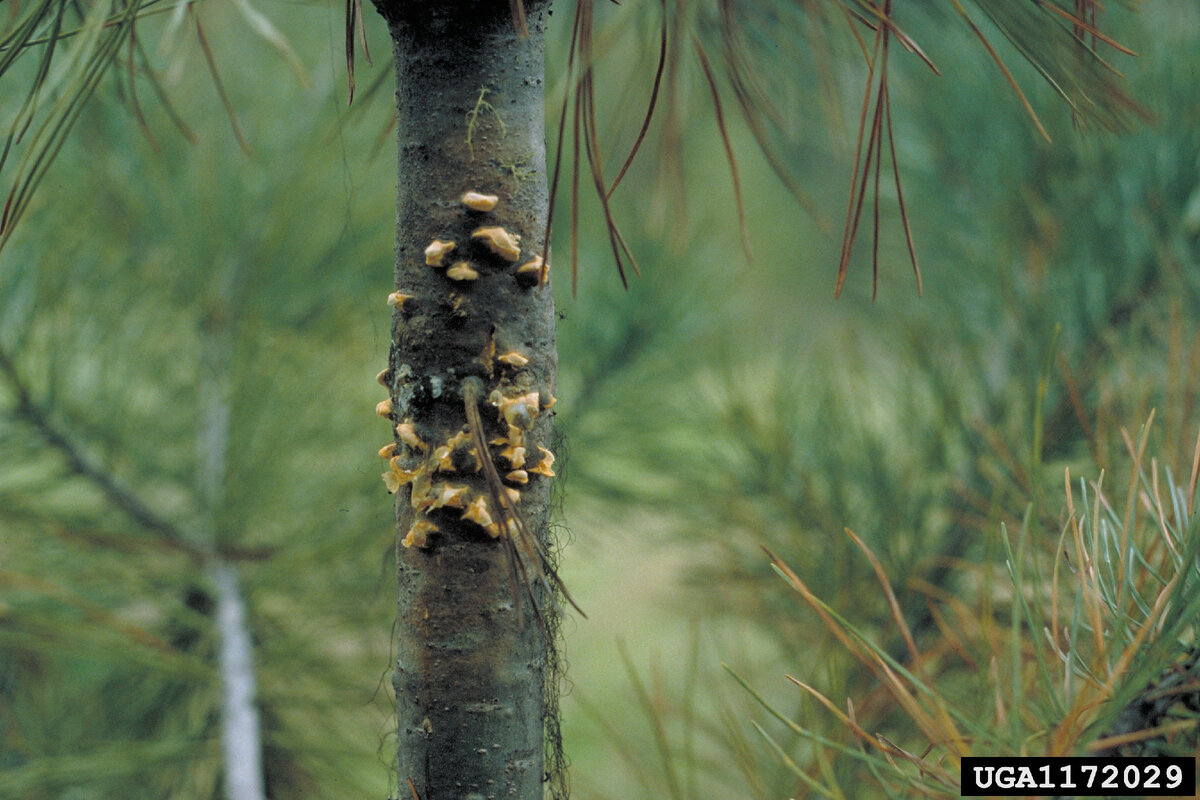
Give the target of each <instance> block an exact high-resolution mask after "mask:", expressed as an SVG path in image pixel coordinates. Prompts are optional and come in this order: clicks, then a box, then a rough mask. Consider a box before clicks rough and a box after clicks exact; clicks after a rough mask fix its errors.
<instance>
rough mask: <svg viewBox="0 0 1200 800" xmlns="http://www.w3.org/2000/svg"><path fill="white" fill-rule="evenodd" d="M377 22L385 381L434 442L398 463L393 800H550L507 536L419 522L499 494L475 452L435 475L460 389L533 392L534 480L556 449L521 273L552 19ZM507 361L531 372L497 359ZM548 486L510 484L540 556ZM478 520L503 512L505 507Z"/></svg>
mask: <svg viewBox="0 0 1200 800" xmlns="http://www.w3.org/2000/svg"><path fill="white" fill-rule="evenodd" d="M376 5H377V8H378V9H379V11H380V13H381V14H382V15H383V16H384V18H385V19H386V20H387V22H388V26H389V29H390V32H391V35H392V39H393V47H394V51H395V63H396V74H397V87H398V90H397V95H396V96H397V106H398V110H399V121H398V150H399V172H398V187H397V205H398V212H397V234H396V270H395V288H396V290H397V291H398V292H400V293H401V294H403V295H406V296H407V297H406V298H405V299H404V300H403V302H402V304H401V305H400V306H399V307H398V308H396V309H395V310H394V312H393V327H392V349H391V353H390V355H389V362H388V369H387V370H386V372H385V373H384V374H383V376H382V381H383V382H384V383H386V384H387V385H388V387H389V392H390V399H391V414H390V417H389V419H390V421H391V423H392V424H393V426H395V425H397V424H406V425H411V426H412V427H411V431H412V432H413V434H414V435H415V436H416V437H418V438H419V439H420V441H421V443H422V445H423V447H422V446H414V445H413V444H412V443H411V442H409V443H405V442H404V441H403V438H404V437H400V436H397V438H396V449H395V451H394V452H395V457H396V461H395V466H396V468H398V469H400V470H407V471H410V472H421V473H422V476H423V477H420V478H417V479H416V480H414V482H413V483H411V484H409V485H404V486H401V488H400V489H399V491H398V492H397V495H396V498H397V499H396V504H397V526H398V528H397V530H398V539H399V540H401V543H400V544H399V545H398V547H397V561H398V567H397V568H398V576H399V596H398V634H397V636H398V640H397V665H396V672H395V676H394V679H393V682H394V686H395V689H396V694H397V705H398V735H399V744H398V764H399V791H400V795H399V796H401V797H409V796H411V794H412V792H413V791H415V792H416V795H417V797H419V798H420V800H447V799H448V798H462V799H466V798H471V799H472V800H475V799H476V798H478V799H479V800H482V799H483V798H525V799H526V800H534V799H536V800H541V798H542V792H543V790H542V784H543V780H544V774H543V773H544V767H543V726H544V716H545V697H544V691H545V682H546V670H547V663H548V657H549V650H548V648H549V647H551V646H552V645H551V642H550V637H548V636H547V632H546V631H545V630H544V629H543V627H542V626H541V625H540V624H539V622H538V620H537V618H536V616H535V612H534V604H533V602H532V601H531V599H530V598H529V597H528V596H527V595H526V594H525V590H524V589H523V588H522V589H518V588H515V586H514V579H515V578H517V577H518V575H519V573H516V572H514V570H513V567H512V562H511V560H510V555H509V553H510V552H511V551H510V550H509V549H508V548H507V547H506V544H505V542H504V539H503V536H501V537H499V538H497V537H495V536H494V535H493V533H495V532H497V531H496V530H493V531H492V532H489V531H487V530H486V529H485V527H483V526H482V525H481V524H479V523H478V522H475V521H472V520H470V519H463V518H462V517H463V514H464V511H463V510H462V509H460V508H458V507H454V506H445V507H433V508H429V507H426V508H414V505H419V499H420V498H421V497H425V498H428V497H429V496H430V495H429V493H430V491H431V487H432V490H436V489H437V487H438V486H439V485H441V486H449V487H462V486H465V487H467V497H468V498H471V499H473V500H477V499H478V498H481V497H484V498H486V497H487V496H488V489H487V483H486V482H485V479H484V474H483V472H482V471H480V470H478V468H477V466H476V465H475V464H473V463H472V461H473V456H472V452H473V451H472V449H471V448H470V447H469V446H468V447H459V448H458V449H457V451H456V452H455V453H454V454H453V455H452V459H451V460H452V461H453V464H452V465H450V466H449V468H448V469H447V468H445V465H443V467H442V468H435V467H434V463H435V459H434V457H433V455H432V454H433V453H434V452H435V451H436V448H437V447H439V446H440V445H444V444H446V443H447V442H450V441H452V440H453V438H454V437H455V436H456V435H457V434H461V433H462V432H463V430H464V426H465V425H466V423H467V419H466V415H465V410H464V400H463V389H462V384H463V380H464V379H465V378H467V377H470V376H474V377H475V378H478V379H479V380H480V381H482V385H483V390H484V391H483V394H484V397H485V398H486V397H488V395H492V396H493V397H494V398H495V397H505V398H509V399H511V398H513V397H517V396H521V394H522V393H525V396H528V393H531V392H532V393H536V394H537V396H538V397H539V398H540V399H541V403H540V404H539V408H538V409H537V410H536V411H535V412H534V414H533V418H532V419H531V420H528V421H527V422H528V425H527V426H526V427H525V428H523V430H522V433H521V435H523V437H524V442H525V445H526V451H527V453H528V454H529V455H528V464H529V466H534V465H535V464H536V463H537V462H538V460H539V458H540V456H539V453H540V451H539V449H538V446H539V445H541V446H544V447H547V448H549V447H550V435H551V428H550V417H551V416H552V412H551V411H550V410H549V407H548V406H549V405H552V403H553V401H552V400H551V398H552V393H553V390H554V383H555V373H556V355H555V349H554V308H553V299H552V294H551V290H550V286H549V285H548V283H545V284H542V285H538V283H537V281H536V280H530V275H529V273H528V272H526V273H523V274H521V275H518V273H517V269H518V267H519V266H520V265H522V264H525V263H527V262H529V261H531V260H532V259H533V258H534V256H535V255H536V254H537V253H538V252H539V251H540V249H541V247H542V243H543V241H544V236H545V228H544V226H545V219H546V211H547V189H546V174H545V141H544V127H543V126H544V122H543V75H544V67H543V55H542V38H543V29H544V24H545V19H544V16H545V14H546V13H547V5H548V4H545V3H541V2H537V3H530V2H527V3H526V4H525V6H526V9H527V12H528V34H527V35H524V36H523V35H521V34H519V33H518V31H517V30H516V29H515V27H514V23H513V19H512V17H511V16H510V12H509V6H508V5H507V4H506V3H504V2H500V1H498V0H493V1H492V2H437V3H414V2H377V4H376ZM468 137H469V140H468ZM467 191H478V192H482V193H486V194H491V195H496V196H497V197H498V198H499V199H498V203H497V205H496V207H495V208H494V209H492V210H490V211H480V210H472V209H470V208H468V207H466V206H465V205H464V204H463V203H462V202H461V199H460V198H461V196H462V195H463V193H464V192H467ZM493 226H500V227H503V228H504V229H505V230H507V231H509V232H511V233H514V234H517V235H519V236H520V237H521V239H520V253H519V257H517V258H516V259H515V260H512V259H511V258H510V257H504V256H503V255H501V254H497V253H495V252H493V250H492V249H491V248H489V247H488V246H487V245H486V244H485V243H484V242H483V241H482V240H481V239H479V238H473V237H472V234H473V233H474V232H476V231H477V230H478V229H479V228H481V227H493ZM434 240H441V241H452V242H454V243H455V248H454V250H453V251H451V252H450V253H449V254H448V255H447V257H446V258H445V265H444V266H442V267H436V266H430V265H429V264H427V263H426V256H425V249H426V247H427V246H428V245H429V244H430V243H431V242H433V241H434ZM460 261H465V262H466V263H467V264H468V265H469V266H470V268H471V269H473V270H474V271H476V272H477V273H478V278H477V279H475V280H454V279H453V278H451V277H450V275H449V265H453V264H456V263H458V262H460ZM383 299H384V298H383V297H382V296H381V297H380V301H381V303H382V301H383ZM509 353H517V354H519V355H520V356H522V357H524V358H525V359H528V361H527V362H526V363H517V364H513V363H507V362H504V361H501V360H499V358H498V357H499V356H501V355H505V354H509ZM517 361H519V359H518V360H517ZM494 392H498V393H499V394H498V395H494V394H493V393H494ZM479 410H480V414H481V415H482V421H483V424H484V427H485V428H487V429H486V430H484V431H483V435H484V436H485V438H486V439H487V440H488V441H489V442H493V441H499V440H501V439H503V438H505V437H506V436H507V437H510V438H511V437H512V436H513V435H514V434H513V431H512V428H511V427H510V426H509V424H508V423H507V422H506V421H505V420H504V419H503V418H502V417H503V415H502V413H501V411H500V410H499V409H498V408H497V407H494V406H493V405H491V404H489V403H487V402H486V401H485V402H484V403H482V404H481V405H480V406H479ZM522 424H525V421H522ZM501 449H502V446H501V445H490V446H489V453H488V454H487V455H486V457H487V458H489V459H491V460H492V462H493V463H494V464H495V465H496V468H497V470H498V472H499V474H500V475H502V476H506V482H507V481H508V478H507V476H508V475H509V474H511V473H512V471H513V465H512V464H511V463H510V462H509V461H506V460H505V458H504V457H503V456H502V455H501V454H500V451H501ZM547 466H548V465H547ZM549 480H550V478H549V477H548V476H542V475H538V474H532V473H530V474H529V475H528V482H527V483H525V484H520V483H517V482H515V481H513V482H509V483H508V485H509V486H511V487H512V488H514V489H517V490H518V491H520V501H519V504H518V506H517V508H518V510H519V511H520V514H521V516H522V517H523V518H524V520H525V521H526V523H527V525H528V528H529V530H530V531H531V532H532V533H534V534H535V535H536V536H537V537H538V538H539V539H541V540H542V541H543V542H544V541H545V537H546V523H547V515H548V514H547V510H548V505H549ZM486 507H487V508H488V509H490V511H491V512H492V514H493V515H495V508H494V506H492V505H488V506H486ZM418 523H420V524H421V525H423V526H425V528H424V529H425V530H427V531H429V533H428V535H427V536H425V537H424V538H425V542H424V546H420V541H419V539H420V538H422V537H418V538H417V540H416V541H413V542H411V544H412V545H413V546H405V545H404V543H403V540H404V539H405V538H406V536H408V532H409V531H411V530H412V529H413V526H414V525H415V524H418ZM497 530H498V529H497ZM530 566H531V565H530ZM530 577H531V578H532V575H530ZM535 596H536V597H537V600H538V603H539V604H540V605H541V606H542V607H543V608H545V607H546V606H547V604H548V603H549V602H551V601H550V599H549V598H547V597H546V596H545V592H544V591H542V590H541V589H535ZM410 782H411V786H410Z"/></svg>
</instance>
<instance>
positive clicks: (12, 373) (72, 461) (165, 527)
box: [0, 349, 211, 561]
mask: <svg viewBox="0 0 1200 800" xmlns="http://www.w3.org/2000/svg"><path fill="white" fill-rule="evenodd" d="M0 372H3V373H4V375H5V376H6V377H7V378H8V381H9V383H10V384H11V385H12V387H13V391H14V393H15V394H16V397H17V403H16V407H15V408H14V409H13V413H14V414H15V415H16V416H17V417H19V418H20V419H23V420H25V421H26V422H27V423H29V424H30V425H31V426H32V427H33V428H34V429H35V430H36V431H37V432H38V433H39V434H40V435H41V437H42V438H43V439H44V440H45V441H46V443H47V444H49V445H50V446H51V447H53V448H54V449H55V450H58V451H59V452H60V453H62V455H63V456H64V457H65V458H66V461H67V465H68V466H69V467H70V469H71V471H72V472H74V473H75V474H76V475H79V476H80V477H82V478H84V479H85V480H88V481H89V482H91V483H92V484H93V485H95V486H96V488H98V489H99V490H100V491H101V492H102V493H103V494H104V496H105V497H107V498H108V499H109V500H110V501H111V502H112V504H113V505H115V506H116V507H117V508H119V509H121V510H122V511H124V512H125V514H127V515H128V516H129V517H130V519H132V520H133V521H134V522H136V523H138V524H139V525H141V526H142V527H143V528H145V529H146V530H148V531H150V532H151V533H155V534H157V535H158V536H159V537H160V538H161V539H162V540H163V541H165V542H168V543H169V544H170V545H171V546H172V547H175V548H176V549H178V550H180V551H182V552H184V553H186V554H187V555H189V556H190V557H192V558H193V559H195V560H197V561H203V560H204V559H206V558H208V557H210V556H211V553H209V552H208V551H207V550H205V549H203V548H201V547H199V546H197V545H195V544H193V543H192V541H190V540H192V539H194V538H196V537H194V536H192V535H190V534H189V533H188V532H187V531H185V530H184V529H182V528H180V527H178V526H177V525H175V524H174V523H172V522H171V521H169V520H167V519H166V518H164V517H162V516H161V515H159V514H158V512H156V511H155V510H154V509H152V508H151V507H150V506H149V505H148V504H147V503H146V502H145V501H144V500H142V498H141V497H139V496H138V494H137V493H136V492H134V491H133V490H132V489H130V488H129V487H127V486H125V485H124V484H123V483H122V482H121V481H120V480H119V479H118V478H117V477H116V476H114V475H113V474H112V473H111V472H109V471H107V470H105V469H104V468H103V467H100V466H98V465H96V464H95V463H93V462H92V460H91V459H90V458H88V457H87V455H86V454H85V453H84V452H83V450H82V449H80V447H79V446H78V445H76V444H75V442H74V441H72V439H71V437H69V436H67V434H66V433H64V432H63V431H61V430H60V429H59V428H58V427H56V426H55V425H54V423H53V422H52V421H51V420H50V417H49V414H47V413H46V409H44V408H43V407H42V406H40V405H39V404H38V403H37V402H35V401H34V400H33V398H32V396H31V395H30V393H29V389H28V387H27V386H26V385H25V383H24V381H22V379H21V376H20V374H19V373H18V372H17V368H16V365H15V364H14V363H13V362H12V359H10V358H9V356H8V354H7V353H6V352H5V351H4V350H3V349H0Z"/></svg>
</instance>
